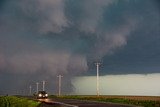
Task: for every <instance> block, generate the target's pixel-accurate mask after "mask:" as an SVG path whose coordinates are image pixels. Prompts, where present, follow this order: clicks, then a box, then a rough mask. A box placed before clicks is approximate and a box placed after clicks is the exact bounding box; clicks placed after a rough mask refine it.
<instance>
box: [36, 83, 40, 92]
mask: <svg viewBox="0 0 160 107" xmlns="http://www.w3.org/2000/svg"><path fill="white" fill-rule="evenodd" d="M36 86H37V93H38V91H39V89H38V88H39V83H38V82H37V83H36Z"/></svg>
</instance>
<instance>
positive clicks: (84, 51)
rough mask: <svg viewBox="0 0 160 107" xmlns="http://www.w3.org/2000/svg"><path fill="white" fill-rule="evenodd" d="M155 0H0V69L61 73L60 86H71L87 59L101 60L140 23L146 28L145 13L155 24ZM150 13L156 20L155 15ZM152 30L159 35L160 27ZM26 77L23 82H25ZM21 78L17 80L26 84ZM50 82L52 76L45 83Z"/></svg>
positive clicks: (36, 78)
mask: <svg viewBox="0 0 160 107" xmlns="http://www.w3.org/2000/svg"><path fill="white" fill-rule="evenodd" d="M154 3H156V1H153V2H151V1H143V0H142V1H137V0H135V1H129V0H124V1H119V0H93V1H92V2H90V0H81V1H75V0H36V1H34V0H27V1H26V0H14V1H10V0H6V1H3V2H0V6H1V8H0V9H1V10H0V12H1V15H0V73H1V74H4V75H5V76H4V77H5V78H7V75H28V76H27V77H29V76H31V77H33V78H34V81H41V80H42V78H44V79H47V80H48V81H53V77H55V76H56V75H58V74H63V75H65V76H64V80H67V81H68V83H65V84H64V87H67V86H71V83H70V78H72V76H75V75H79V74H81V73H83V72H86V71H88V70H89V69H90V66H89V64H88V62H94V61H97V60H101V59H103V58H104V57H106V56H107V55H110V54H112V53H114V52H115V51H116V50H117V49H120V48H121V47H123V46H125V45H126V44H127V40H128V38H131V37H132V36H134V35H136V33H135V32H137V31H138V29H142V31H145V30H144V29H143V27H144V26H145V24H146V22H148V21H147V20H146V16H147V14H148V13H149V18H147V19H148V20H149V19H150V20H151V22H152V23H151V25H152V26H153V27H154V26H155V29H156V28H157V29H158V26H159V21H158V20H159V18H158V17H159V16H160V15H159V14H158V12H159V11H158V9H157V7H156V6H155V4H154ZM142 5H144V6H142ZM148 6H150V7H148ZM139 8H142V9H141V10H139ZM145 12H146V13H145ZM152 12H153V13H152ZM142 13H143V14H142ZM152 15H153V16H156V17H157V18H156V20H154V21H153V19H152V17H151V16H152ZM150 17H151V18H150ZM150 29H152V28H150ZM156 32H157V34H155V35H158V34H159V31H158V30H157V31H156ZM134 33H135V34H134ZM137 34H138V35H139V34H140V33H137ZM6 73H7V74H6ZM4 77H2V78H1V80H2V81H4V80H5V79H4ZM22 77H23V76H22ZM65 77H66V78H65ZM8 78H9V79H8V81H9V80H12V79H13V80H14V78H12V77H8ZM18 79H19V80H20V79H21V78H20V77H19V78H18ZM28 79H29V78H25V79H24V80H23V82H22V83H26V84H27V83H29V82H28ZM29 81H30V82H31V80H29ZM22 83H17V86H18V87H19V88H21V87H24V84H23V85H22ZM53 84H54V86H55V84H56V82H53V83H52V84H49V85H50V86H49V87H51V85H53ZM68 84H69V85H68ZM2 85H4V84H3V83H2ZM66 89H67V88H66ZM0 90H1V89H0ZM50 90H54V91H55V90H56V89H52V88H50ZM68 90H70V88H68ZM51 92H53V91H51Z"/></svg>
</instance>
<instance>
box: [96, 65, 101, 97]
mask: <svg viewBox="0 0 160 107" xmlns="http://www.w3.org/2000/svg"><path fill="white" fill-rule="evenodd" d="M95 64H96V67H97V96H99V65H100V64H101V63H99V62H97V63H95Z"/></svg>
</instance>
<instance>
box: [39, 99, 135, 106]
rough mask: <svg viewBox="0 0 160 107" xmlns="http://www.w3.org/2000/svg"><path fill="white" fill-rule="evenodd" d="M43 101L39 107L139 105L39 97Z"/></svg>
mask: <svg viewBox="0 0 160 107" xmlns="http://www.w3.org/2000/svg"><path fill="white" fill-rule="evenodd" d="M39 101H41V102H43V103H42V104H41V105H40V106H39V107H137V106H132V105H123V104H114V103H101V102H94V101H81V100H72V99H39Z"/></svg>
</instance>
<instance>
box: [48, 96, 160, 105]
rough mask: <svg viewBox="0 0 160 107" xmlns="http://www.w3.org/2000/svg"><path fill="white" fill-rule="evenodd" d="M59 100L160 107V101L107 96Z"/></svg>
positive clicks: (73, 97)
mask: <svg viewBox="0 0 160 107" xmlns="http://www.w3.org/2000/svg"><path fill="white" fill-rule="evenodd" d="M51 97H55V96H51ZM58 98H63V99H78V100H89V101H99V102H110V103H120V104H129V105H136V106H143V107H160V101H150V100H137V99H127V98H107V97H105V96H99V97H96V96H81V95H80V96H79V95H69V96H61V97H58Z"/></svg>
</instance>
